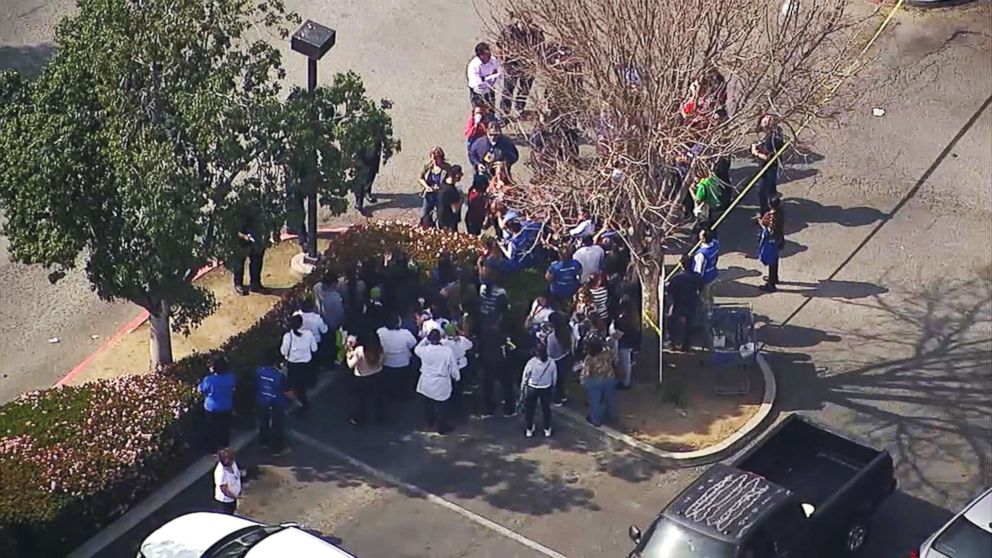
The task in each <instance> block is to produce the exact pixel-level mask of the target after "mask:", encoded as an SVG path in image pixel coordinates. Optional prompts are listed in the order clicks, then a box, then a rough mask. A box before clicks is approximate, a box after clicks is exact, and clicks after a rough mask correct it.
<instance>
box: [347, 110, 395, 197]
mask: <svg viewBox="0 0 992 558" xmlns="http://www.w3.org/2000/svg"><path fill="white" fill-rule="evenodd" d="M386 103H388V101H383V105H386ZM384 108H385V107H384ZM357 159H358V165H357V167H358V172H357V176H356V184H355V190H354V192H353V193H354V195H355V209H357V210H358V212H359V213H364V212H365V202H369V203H376V202H377V201H378V200H377V199H376V198H375V196H373V195H372V183H373V182H375V177H376V176H378V174H379V167H380V165H381V163H382V139H381V138H376V139H375V140H373V143H372V145H368V146H365V147H363V148H362V149H361V150H359V152H358V156H357Z"/></svg>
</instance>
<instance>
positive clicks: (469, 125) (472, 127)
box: [465, 99, 493, 151]
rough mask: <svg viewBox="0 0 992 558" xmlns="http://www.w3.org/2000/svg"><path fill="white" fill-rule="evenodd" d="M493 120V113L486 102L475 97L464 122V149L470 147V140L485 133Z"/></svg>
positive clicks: (472, 140)
mask: <svg viewBox="0 0 992 558" xmlns="http://www.w3.org/2000/svg"><path fill="white" fill-rule="evenodd" d="M492 121H493V114H492V112H491V110H490V109H489V107H488V106H486V103H485V102H484V101H482V100H481V99H476V100H475V102H473V103H472V112H470V113H469V115H468V121H467V122H465V150H466V151H468V150H470V149H472V142H474V141H475V140H477V139H479V138H481V137H482V136H484V135H486V128H487V127H488V126H489V123H490V122H492Z"/></svg>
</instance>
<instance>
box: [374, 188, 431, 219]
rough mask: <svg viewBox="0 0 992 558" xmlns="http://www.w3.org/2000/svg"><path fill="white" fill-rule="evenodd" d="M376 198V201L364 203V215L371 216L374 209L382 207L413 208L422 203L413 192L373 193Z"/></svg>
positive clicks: (382, 208) (378, 209) (377, 209)
mask: <svg viewBox="0 0 992 558" xmlns="http://www.w3.org/2000/svg"><path fill="white" fill-rule="evenodd" d="M374 195H375V197H376V198H377V200H378V201H377V202H376V203H369V204H365V212H364V213H363V214H364V215H365V216H366V217H371V216H372V215H374V214H375V212H376V211H382V210H384V209H415V208H418V207H420V206H421V205H422V204H423V198H421V197H420V196H419V195H417V194H414V193H409V194H391V193H386V192H376V193H374Z"/></svg>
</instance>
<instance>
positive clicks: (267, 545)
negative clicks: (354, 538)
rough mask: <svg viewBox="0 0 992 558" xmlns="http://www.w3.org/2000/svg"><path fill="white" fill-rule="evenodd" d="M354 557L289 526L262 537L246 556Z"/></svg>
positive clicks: (266, 557) (255, 557)
mask: <svg viewBox="0 0 992 558" xmlns="http://www.w3.org/2000/svg"><path fill="white" fill-rule="evenodd" d="M286 556H306V557H307V558H355V557H354V556H352V555H351V554H348V553H347V552H345V551H343V550H341V549H340V548H338V547H336V546H334V545H332V544H331V543H329V542H327V541H324V540H323V539H321V538H320V537H317V536H314V535H311V534H310V533H308V532H306V531H303V530H301V529H297V528H296V527H289V528H287V529H283V530H282V531H279V532H278V533H276V534H274V535H270V536H268V537H265V538H264V539H262V540H261V541H260V542H259V543H258V544H256V545H255V546H253V547H252V548H251V550H249V551H248V555H247V558H283V557H286Z"/></svg>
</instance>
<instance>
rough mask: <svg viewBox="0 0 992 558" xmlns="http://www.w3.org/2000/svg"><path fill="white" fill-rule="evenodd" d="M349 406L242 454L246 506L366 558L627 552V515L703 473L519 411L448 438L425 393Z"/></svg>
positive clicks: (194, 490)
mask: <svg viewBox="0 0 992 558" xmlns="http://www.w3.org/2000/svg"><path fill="white" fill-rule="evenodd" d="M331 391H333V389H332V390H331ZM343 403H344V396H343V394H340V393H339V394H338V395H334V394H330V395H328V396H326V397H322V398H319V400H318V401H317V402H316V403H315V405H314V407H315V408H314V412H313V413H312V414H311V416H309V417H308V418H307V420H306V421H300V420H298V419H295V418H291V420H290V423H291V433H290V440H291V445H292V448H293V449H292V450H291V451H289V452H287V453H286V454H284V455H282V456H279V457H272V456H269V455H268V454H267V453H264V452H263V451H262V450H260V449H259V448H257V447H255V446H250V447H249V448H248V449H247V450H245V452H243V453H242V455H240V456H239V458H238V461H239V464H240V465H241V466H242V468H248V469H249V471H250V474H249V476H248V480H247V481H246V483H245V491H244V499H243V500H242V502H241V503H240V507H239V509H238V513H239V514H243V515H245V516H247V517H251V518H253V519H257V520H259V521H263V522H269V523H279V522H287V521H292V522H297V523H300V524H301V525H303V526H304V527H305V528H308V529H312V530H314V531H315V532H317V533H320V534H322V535H323V536H328V537H333V538H337V539H340V540H341V545H342V546H343V547H344V548H346V549H348V550H349V551H351V552H353V553H355V554H356V555H358V556H360V557H363V558H364V557H366V556H368V557H372V556H437V557H449V556H472V557H476V556H500V557H504V556H505V557H513V556H520V557H532V556H533V557H541V556H551V557H553V558H559V557H560V556H568V557H577V556H622V555H625V554H626V552H627V551H628V550H629V547H630V542H629V541H628V540H627V535H626V531H627V526H628V525H630V524H631V523H638V524H641V525H644V524H646V523H648V522H650V520H651V519H652V518H653V517H654V515H655V514H656V513H657V511H658V509H659V508H660V506H662V505H664V503H666V502H667V501H668V500H670V499H671V498H672V497H673V496H674V495H675V493H676V492H677V491H678V490H680V489H681V488H682V487H683V486H684V485H685V484H686V483H688V482H689V481H690V480H691V479H692V478H693V477H694V476H695V474H696V473H694V472H693V471H692V470H686V469H680V470H673V471H665V470H663V469H661V468H660V467H658V466H657V465H655V464H652V463H649V462H647V461H645V460H643V459H641V458H639V457H637V456H635V455H632V454H629V453H626V452H625V451H624V450H622V449H613V450H611V449H610V448H608V447H606V446H605V445H604V444H603V442H601V441H599V438H598V437H596V436H593V435H592V434H591V432H590V431H589V430H587V429H585V428H583V429H572V428H567V427H565V426H564V425H561V426H559V427H557V429H556V431H555V433H554V436H553V438H552V439H551V440H548V441H546V440H545V439H544V438H543V437H535V438H532V439H526V438H524V437H523V435H522V432H521V428H520V425H521V419H520V418H519V417H516V418H510V419H507V418H503V417H498V418H489V419H484V420H479V419H473V420H467V419H466V418H464V417H463V419H462V421H461V422H460V424H459V425H458V426H459V427H458V429H457V430H456V431H455V433H453V434H451V435H449V436H446V437H440V436H437V435H435V434H432V433H425V432H421V431H420V430H419V426H420V424H421V419H422V417H421V414H420V412H419V411H420V406H419V402H418V401H412V402H410V404H408V405H406V406H405V408H404V409H403V412H402V414H400V415H399V416H394V417H392V419H393V420H392V422H391V423H390V424H389V425H387V426H384V427H367V428H353V427H350V426H348V425H347V424H346V421H345V411H344V409H343ZM211 494H212V487H211V483H210V479H209V478H202V479H200V480H199V481H197V482H196V483H195V484H194V485H193V486H191V487H190V488H189V489H188V490H186V491H184V492H183V493H182V494H181V495H180V496H179V497H177V498H175V499H174V500H172V501H171V502H169V503H168V504H166V505H165V506H163V507H162V508H161V509H160V510H159V511H158V512H156V513H155V514H153V516H151V517H149V518H148V519H147V520H146V521H144V522H143V523H142V524H141V525H140V526H139V527H137V528H135V529H134V530H132V531H131V532H130V533H128V534H127V535H126V536H124V537H122V538H121V539H119V540H118V541H116V542H115V543H114V544H113V545H111V546H110V547H108V548H107V549H105V550H104V552H102V553H101V554H99V556H100V557H101V558H110V557H119V556H131V555H133V553H134V550H135V549H136V548H137V546H138V545H139V544H140V541H141V540H142V539H144V537H145V536H147V535H148V533H150V532H151V531H152V530H154V529H155V528H156V527H158V526H160V525H162V524H163V523H164V522H166V521H168V520H169V519H171V518H173V517H176V516H178V515H181V514H184V513H188V512H191V511H197V510H204V509H210V508H211V507H212V505H213V504H212V501H211ZM542 548H544V549H546V551H544V550H541V549H542Z"/></svg>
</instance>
